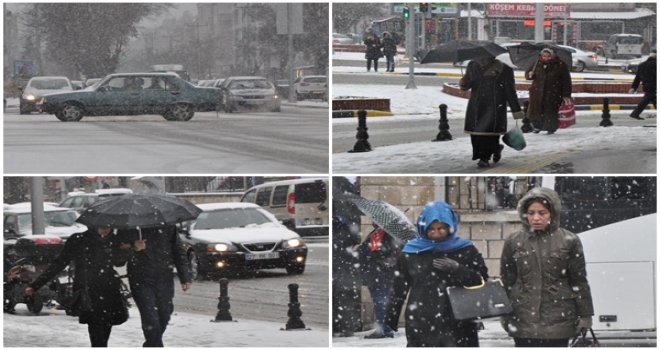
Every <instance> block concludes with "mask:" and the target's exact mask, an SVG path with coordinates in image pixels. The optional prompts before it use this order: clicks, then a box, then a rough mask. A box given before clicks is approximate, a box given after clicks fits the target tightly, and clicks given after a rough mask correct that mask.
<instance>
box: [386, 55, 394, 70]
mask: <svg viewBox="0 0 660 350" xmlns="http://www.w3.org/2000/svg"><path fill="white" fill-rule="evenodd" d="M385 63H386V65H387V70H388V71H391V72H394V55H385Z"/></svg>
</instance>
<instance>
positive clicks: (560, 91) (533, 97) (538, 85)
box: [525, 47, 572, 135]
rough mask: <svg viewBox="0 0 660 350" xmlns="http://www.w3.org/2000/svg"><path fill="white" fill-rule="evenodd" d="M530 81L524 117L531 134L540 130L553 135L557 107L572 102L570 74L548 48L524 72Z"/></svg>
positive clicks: (567, 68)
mask: <svg viewBox="0 0 660 350" xmlns="http://www.w3.org/2000/svg"><path fill="white" fill-rule="evenodd" d="M525 78H526V79H528V80H532V86H531V87H530V88H529V107H528V108H527V118H529V120H530V121H531V123H532V127H533V131H534V133H539V132H541V131H542V130H544V131H547V132H548V135H550V134H554V133H555V131H557V128H558V127H559V107H560V106H561V105H562V103H564V104H570V103H571V91H572V84H571V73H570V72H569V67H568V66H567V65H566V63H564V61H562V60H561V59H560V58H559V57H558V56H557V55H556V54H555V51H554V50H553V49H551V48H548V47H546V48H543V49H542V50H541V53H540V55H539V57H538V60H537V61H536V62H535V63H534V65H533V66H531V67H529V68H528V69H527V70H526V71H525Z"/></svg>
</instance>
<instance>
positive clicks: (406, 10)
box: [403, 7, 410, 19]
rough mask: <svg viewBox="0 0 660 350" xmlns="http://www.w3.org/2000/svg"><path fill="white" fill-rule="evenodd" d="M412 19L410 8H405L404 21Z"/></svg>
mask: <svg viewBox="0 0 660 350" xmlns="http://www.w3.org/2000/svg"><path fill="white" fill-rule="evenodd" d="M408 18H410V12H408V7H404V8H403V19H408Z"/></svg>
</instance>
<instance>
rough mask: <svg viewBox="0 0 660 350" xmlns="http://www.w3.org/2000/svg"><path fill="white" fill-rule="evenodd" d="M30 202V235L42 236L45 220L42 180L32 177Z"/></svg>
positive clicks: (41, 178) (38, 177)
mask: <svg viewBox="0 0 660 350" xmlns="http://www.w3.org/2000/svg"><path fill="white" fill-rule="evenodd" d="M30 202H31V205H32V208H31V209H30V211H31V212H32V234H33V235H43V234H44V233H45V227H46V220H45V219H44V178H43V177H40V176H34V177H32V183H31V187H30Z"/></svg>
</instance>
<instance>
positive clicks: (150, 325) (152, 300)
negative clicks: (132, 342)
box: [119, 226, 192, 347]
mask: <svg viewBox="0 0 660 350" xmlns="http://www.w3.org/2000/svg"><path fill="white" fill-rule="evenodd" d="M119 239H120V240H121V242H123V244H122V245H121V249H122V250H124V251H126V252H130V256H129V257H128V281H129V283H130V286H131V293H132V295H133V300H135V304H136V305H137V307H138V309H139V310H140V318H141V319H142V332H143V333H144V338H145V342H144V344H143V345H144V346H145V347H163V333H164V332H165V329H166V328H167V323H168V322H169V320H170V315H172V312H173V311H174V304H173V303H172V299H173V298H174V280H173V278H172V268H173V267H175V266H176V271H177V274H178V275H179V281H180V282H181V288H182V289H183V291H184V292H185V291H187V290H189V289H190V288H191V287H192V280H191V277H190V266H189V263H188V259H187V258H186V252H185V250H184V249H183V246H182V244H181V239H180V238H179V235H178V233H177V231H176V227H175V226H164V227H158V228H148V229H141V230H140V231H139V232H138V231H136V230H124V231H121V232H120V233H119Z"/></svg>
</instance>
